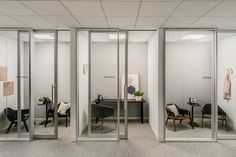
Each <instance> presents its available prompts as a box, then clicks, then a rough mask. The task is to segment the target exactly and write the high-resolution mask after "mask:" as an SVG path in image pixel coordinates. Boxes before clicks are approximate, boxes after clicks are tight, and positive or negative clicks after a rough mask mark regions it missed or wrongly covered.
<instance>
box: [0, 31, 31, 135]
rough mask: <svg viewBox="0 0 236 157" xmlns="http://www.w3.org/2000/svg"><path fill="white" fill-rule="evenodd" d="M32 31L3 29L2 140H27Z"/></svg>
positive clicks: (0, 34)
mask: <svg viewBox="0 0 236 157" xmlns="http://www.w3.org/2000/svg"><path fill="white" fill-rule="evenodd" d="M29 43H30V31H28V30H26V31H24V30H21V31H0V49H1V50H0V84H1V85H0V103H1V105H0V140H14V139H17V140H19V139H23V140H24V139H28V140H29V131H30V127H29V126H30V90H29V89H30V72H29V70H30V66H29V65H30V59H29V58H30V48H29Z"/></svg>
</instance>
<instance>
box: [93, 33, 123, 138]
mask: <svg viewBox="0 0 236 157" xmlns="http://www.w3.org/2000/svg"><path fill="white" fill-rule="evenodd" d="M117 40H118V35H117V33H116V32H104V33H102V32H99V33H94V32H93V33H92V34H91V67H90V68H91V73H90V74H91V76H90V77H91V87H90V91H91V93H90V104H89V105H90V109H91V110H90V113H91V114H90V115H91V117H90V119H91V121H90V125H89V126H90V128H89V129H90V132H91V135H98V136H102V137H106V136H107V135H112V136H111V137H114V138H117V136H118V129H117V112H118V108H117V107H118V103H117V95H118V93H117V92H118V87H117V79H119V78H118V75H117V66H118V62H117V59H118V58H117V57H118V54H117V53H118V52H117Z"/></svg>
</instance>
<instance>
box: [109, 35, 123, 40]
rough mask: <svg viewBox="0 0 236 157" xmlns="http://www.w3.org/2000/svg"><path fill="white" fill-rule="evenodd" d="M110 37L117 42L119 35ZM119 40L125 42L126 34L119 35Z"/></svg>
mask: <svg viewBox="0 0 236 157" xmlns="http://www.w3.org/2000/svg"><path fill="white" fill-rule="evenodd" d="M108 37H109V39H110V40H117V39H118V35H117V34H108ZM119 39H120V40H124V39H125V34H119Z"/></svg>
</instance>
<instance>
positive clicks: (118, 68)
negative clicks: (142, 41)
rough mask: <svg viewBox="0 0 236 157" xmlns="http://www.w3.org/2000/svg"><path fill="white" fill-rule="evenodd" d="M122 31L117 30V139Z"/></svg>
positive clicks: (118, 135) (118, 131)
mask: <svg viewBox="0 0 236 157" xmlns="http://www.w3.org/2000/svg"><path fill="white" fill-rule="evenodd" d="M119 36H120V32H119V30H117V123H118V124H117V140H119V139H120V129H119V128H120V82H119V81H120V67H119V66H120V63H119V62H120V59H119V57H120V38H119Z"/></svg>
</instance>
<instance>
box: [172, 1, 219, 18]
mask: <svg viewBox="0 0 236 157" xmlns="http://www.w3.org/2000/svg"><path fill="white" fill-rule="evenodd" d="M218 3H219V2H217V1H208V2H207V1H205V2H183V3H181V4H180V6H179V7H178V8H177V9H176V10H175V12H174V13H173V15H172V16H201V15H203V14H205V13H206V12H207V11H208V10H210V9H212V8H213V7H215V6H216V5H217V4H218Z"/></svg>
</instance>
